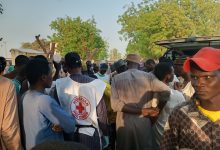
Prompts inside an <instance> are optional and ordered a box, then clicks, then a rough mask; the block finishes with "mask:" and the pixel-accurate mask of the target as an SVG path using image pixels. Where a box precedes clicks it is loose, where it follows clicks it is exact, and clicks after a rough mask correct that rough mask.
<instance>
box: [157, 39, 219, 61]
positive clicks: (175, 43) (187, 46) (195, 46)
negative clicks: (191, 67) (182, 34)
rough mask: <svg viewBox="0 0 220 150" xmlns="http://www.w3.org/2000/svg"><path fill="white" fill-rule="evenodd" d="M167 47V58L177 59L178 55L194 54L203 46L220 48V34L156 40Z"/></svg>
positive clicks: (165, 55) (158, 43)
mask: <svg viewBox="0 0 220 150" xmlns="http://www.w3.org/2000/svg"><path fill="white" fill-rule="evenodd" d="M155 44H156V45H160V46H163V47H165V48H167V51H166V53H165V54H164V57H165V58H170V59H172V60H175V59H176V57H178V56H188V57H190V56H192V55H194V54H195V53H196V52H197V51H198V50H199V49H201V48H202V47H215V48H220V36H206V37H190V38H179V39H171V40H162V41H157V42H155Z"/></svg>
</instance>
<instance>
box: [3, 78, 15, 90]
mask: <svg viewBox="0 0 220 150" xmlns="http://www.w3.org/2000/svg"><path fill="white" fill-rule="evenodd" d="M0 84H1V87H3V88H4V89H6V88H9V87H14V84H13V82H12V80H10V79H8V78H6V77H3V76H1V77H0Z"/></svg>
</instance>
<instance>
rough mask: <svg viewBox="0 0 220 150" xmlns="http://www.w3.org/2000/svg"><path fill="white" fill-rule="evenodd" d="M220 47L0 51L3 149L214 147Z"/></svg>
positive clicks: (218, 131) (219, 132)
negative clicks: (58, 56) (87, 54)
mask: <svg viewBox="0 0 220 150" xmlns="http://www.w3.org/2000/svg"><path fill="white" fill-rule="evenodd" d="M219 58H220V49H216V48H212V47H204V48H202V49H201V50H199V51H198V52H197V53H196V54H195V55H194V56H192V57H188V58H186V57H185V56H179V57H177V58H176V59H175V60H174V61H172V60H170V59H167V58H164V57H163V58H161V59H159V62H156V61H155V60H154V59H147V60H146V62H145V63H144V66H142V67H140V63H141V58H140V56H139V55H138V54H128V55H127V57H126V59H125V60H122V59H120V60H118V61H116V62H114V63H113V64H111V65H110V64H108V63H100V64H98V65H97V64H94V63H92V62H91V61H90V60H88V61H87V62H86V63H85V65H86V67H87V69H86V70H85V69H83V67H82V66H83V61H82V60H81V58H80V56H79V54H78V53H76V52H69V53H67V54H66V55H65V57H64V58H63V60H62V61H61V62H54V61H51V60H49V59H47V58H46V57H45V56H43V55H38V56H35V57H27V56H24V55H19V56H17V57H16V59H15V66H14V69H13V70H12V71H7V70H5V68H6V59H5V58H4V57H0V150H23V149H24V150H31V149H33V150H59V149H65V150H70V149H71V150H72V149H75V150H102V149H103V150H115V149H116V150H160V149H161V150H175V149H176V150H178V149H193V150H202V149H206V150H207V149H208V150H218V149H220V100H219V99H220V59H219Z"/></svg>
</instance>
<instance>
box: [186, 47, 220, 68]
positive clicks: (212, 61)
mask: <svg viewBox="0 0 220 150" xmlns="http://www.w3.org/2000/svg"><path fill="white" fill-rule="evenodd" d="M190 61H193V62H194V63H196V64H197V65H198V66H199V67H200V68H201V69H202V70H204V71H207V72H211V71H215V70H218V69H220V49H217V48H213V47H204V48H202V49H200V50H199V51H198V52H197V53H196V54H195V55H194V56H193V57H192V58H187V59H186V61H185V62H184V64H183V69H184V71H185V72H189V71H190Z"/></svg>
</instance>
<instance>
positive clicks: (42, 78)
mask: <svg viewBox="0 0 220 150" xmlns="http://www.w3.org/2000/svg"><path fill="white" fill-rule="evenodd" d="M40 79H41V81H44V82H45V81H47V80H48V79H47V75H42V76H41V78H40Z"/></svg>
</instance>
